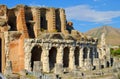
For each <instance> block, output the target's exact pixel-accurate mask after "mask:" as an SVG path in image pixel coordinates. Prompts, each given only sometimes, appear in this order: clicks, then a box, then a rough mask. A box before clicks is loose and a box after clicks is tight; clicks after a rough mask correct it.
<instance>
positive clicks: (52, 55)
mask: <svg viewBox="0 0 120 79" xmlns="http://www.w3.org/2000/svg"><path fill="white" fill-rule="evenodd" d="M79 51H80V48H79V47H76V48H75V50H74V60H75V62H74V64H75V65H76V66H79V64H80V63H79V57H80V52H79ZM42 52H43V50H42V47H41V46H39V45H37V46H34V47H33V49H32V51H31V54H32V57H31V68H32V69H33V66H34V61H42V60H41V59H42ZM57 52H58V50H57V47H52V48H51V49H50V50H49V55H48V57H49V68H50V70H52V69H53V68H54V67H55V63H57ZM91 53H92V50H91ZM91 53H90V55H89V56H90V58H92V57H93V56H92V55H93V54H91ZM69 55H70V48H69V47H65V48H64V49H63V67H69V61H70V57H69ZM87 56H88V49H87V48H84V49H83V58H84V59H86V58H87Z"/></svg>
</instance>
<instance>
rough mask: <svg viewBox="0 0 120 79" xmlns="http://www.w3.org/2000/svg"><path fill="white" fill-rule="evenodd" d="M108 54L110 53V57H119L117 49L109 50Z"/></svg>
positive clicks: (119, 53)
mask: <svg viewBox="0 0 120 79" xmlns="http://www.w3.org/2000/svg"><path fill="white" fill-rule="evenodd" d="M110 52H111V55H113V56H118V55H120V48H118V49H113V48H111V49H110Z"/></svg>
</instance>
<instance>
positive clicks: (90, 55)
mask: <svg viewBox="0 0 120 79" xmlns="http://www.w3.org/2000/svg"><path fill="white" fill-rule="evenodd" d="M89 58H90V59H91V64H93V48H90V53H89Z"/></svg>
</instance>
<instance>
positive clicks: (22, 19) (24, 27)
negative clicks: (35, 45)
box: [17, 6, 29, 38]
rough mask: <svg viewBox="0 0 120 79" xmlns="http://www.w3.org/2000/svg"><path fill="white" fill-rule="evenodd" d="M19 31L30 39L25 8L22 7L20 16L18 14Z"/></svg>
mask: <svg viewBox="0 0 120 79" xmlns="http://www.w3.org/2000/svg"><path fill="white" fill-rule="evenodd" d="M17 30H18V31H21V32H23V33H24V37H26V38H28V37H29V35H28V30H27V25H26V21H25V12H24V6H21V7H20V8H19V11H18V14H17Z"/></svg>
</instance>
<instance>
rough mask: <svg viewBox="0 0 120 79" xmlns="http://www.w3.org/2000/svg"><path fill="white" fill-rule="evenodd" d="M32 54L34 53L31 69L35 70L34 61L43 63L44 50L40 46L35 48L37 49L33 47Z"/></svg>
mask: <svg viewBox="0 0 120 79" xmlns="http://www.w3.org/2000/svg"><path fill="white" fill-rule="evenodd" d="M31 53H32V57H31V67H32V70H33V66H34V61H41V54H42V48H41V47H40V46H35V47H33V49H32V52H31Z"/></svg>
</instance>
